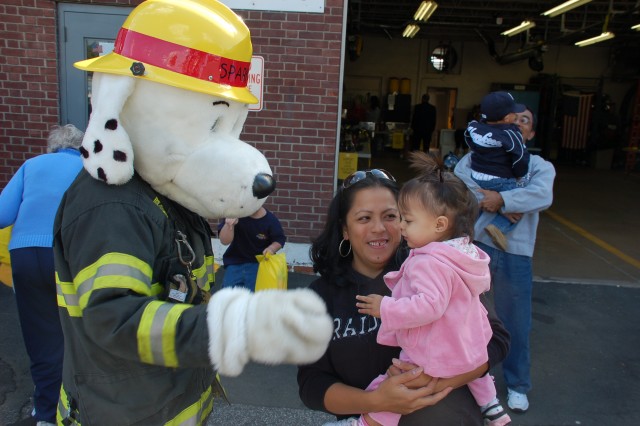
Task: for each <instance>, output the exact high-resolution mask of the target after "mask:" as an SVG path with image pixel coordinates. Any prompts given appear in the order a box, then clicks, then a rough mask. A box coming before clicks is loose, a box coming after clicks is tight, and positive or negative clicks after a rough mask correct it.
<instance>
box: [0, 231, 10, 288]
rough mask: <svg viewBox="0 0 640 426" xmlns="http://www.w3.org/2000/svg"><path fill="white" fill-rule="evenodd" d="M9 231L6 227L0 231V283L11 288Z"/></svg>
mask: <svg viewBox="0 0 640 426" xmlns="http://www.w3.org/2000/svg"><path fill="white" fill-rule="evenodd" d="M11 229H13V226H7V227H6V228H3V229H0V282H1V283H3V284H5V285H8V286H9V287H11V286H12V285H13V278H12V277H11V258H10V257H9V240H10V239H11Z"/></svg>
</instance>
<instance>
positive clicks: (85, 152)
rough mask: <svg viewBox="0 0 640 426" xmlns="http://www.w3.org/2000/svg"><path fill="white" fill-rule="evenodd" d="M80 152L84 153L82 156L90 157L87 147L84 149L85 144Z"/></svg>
mask: <svg viewBox="0 0 640 426" xmlns="http://www.w3.org/2000/svg"><path fill="white" fill-rule="evenodd" d="M80 154H82V156H83V157H84V158H89V151H87V150H86V149H84V146H81V147H80Z"/></svg>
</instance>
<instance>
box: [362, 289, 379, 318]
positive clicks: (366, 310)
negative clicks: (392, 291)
mask: <svg viewBox="0 0 640 426" xmlns="http://www.w3.org/2000/svg"><path fill="white" fill-rule="evenodd" d="M356 299H358V300H359V301H360V303H356V306H357V307H358V312H359V313H361V314H365V315H371V316H373V317H376V318H380V304H381V303H382V296H380V295H379V294H370V295H368V296H356Z"/></svg>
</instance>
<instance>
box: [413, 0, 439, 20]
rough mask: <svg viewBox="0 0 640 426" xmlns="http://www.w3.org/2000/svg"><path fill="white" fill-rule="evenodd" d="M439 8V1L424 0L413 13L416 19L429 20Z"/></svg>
mask: <svg viewBox="0 0 640 426" xmlns="http://www.w3.org/2000/svg"><path fill="white" fill-rule="evenodd" d="M437 8H438V3H436V2H435V1H423V2H422V3H420V6H419V7H418V10H416V13H414V14H413V19H414V21H422V22H427V19H429V18H430V17H431V15H433V12H435V11H436V9H437Z"/></svg>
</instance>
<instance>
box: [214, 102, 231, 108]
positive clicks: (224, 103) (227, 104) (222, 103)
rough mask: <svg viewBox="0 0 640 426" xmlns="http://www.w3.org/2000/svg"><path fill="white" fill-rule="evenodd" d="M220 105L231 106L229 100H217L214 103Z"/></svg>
mask: <svg viewBox="0 0 640 426" xmlns="http://www.w3.org/2000/svg"><path fill="white" fill-rule="evenodd" d="M218 105H226V107H227V108H229V102H227V101H215V102H214V103H213V106H218Z"/></svg>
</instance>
